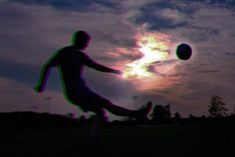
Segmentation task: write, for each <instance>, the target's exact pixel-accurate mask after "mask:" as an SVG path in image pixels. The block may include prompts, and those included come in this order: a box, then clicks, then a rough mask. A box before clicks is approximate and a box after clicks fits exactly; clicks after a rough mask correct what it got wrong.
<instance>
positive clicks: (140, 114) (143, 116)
mask: <svg viewBox="0 0 235 157" xmlns="http://www.w3.org/2000/svg"><path fill="white" fill-rule="evenodd" d="M152 106H153V104H152V102H151V101H149V102H148V103H147V105H146V106H144V107H142V108H141V109H139V110H138V111H137V114H136V117H135V118H136V120H138V121H139V120H141V121H143V120H144V121H146V120H148V117H147V116H148V114H149V112H150V111H151V109H152Z"/></svg>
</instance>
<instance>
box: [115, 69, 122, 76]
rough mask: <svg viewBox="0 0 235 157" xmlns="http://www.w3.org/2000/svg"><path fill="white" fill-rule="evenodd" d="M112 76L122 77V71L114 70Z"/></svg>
mask: <svg viewBox="0 0 235 157" xmlns="http://www.w3.org/2000/svg"><path fill="white" fill-rule="evenodd" d="M114 74H119V75H122V71H121V70H115V71H114Z"/></svg>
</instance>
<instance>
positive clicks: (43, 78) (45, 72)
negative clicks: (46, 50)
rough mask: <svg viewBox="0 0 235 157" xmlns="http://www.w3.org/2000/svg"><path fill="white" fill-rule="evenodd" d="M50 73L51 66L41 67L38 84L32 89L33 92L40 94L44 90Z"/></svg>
mask: <svg viewBox="0 0 235 157" xmlns="http://www.w3.org/2000/svg"><path fill="white" fill-rule="evenodd" d="M50 72H51V66H50V65H49V64H47V63H46V64H45V65H43V66H42V69H41V73H40V77H39V80H38V84H37V85H36V87H35V88H34V90H35V92H37V93H41V92H43V91H44V90H45V87H46V83H47V80H48V77H49V75H50Z"/></svg>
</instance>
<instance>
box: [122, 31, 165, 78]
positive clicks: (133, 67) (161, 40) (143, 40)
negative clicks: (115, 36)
mask: <svg viewBox="0 0 235 157" xmlns="http://www.w3.org/2000/svg"><path fill="white" fill-rule="evenodd" d="M136 38H137V46H138V51H139V52H141V53H142V55H143V56H142V57H141V58H140V59H137V60H135V61H133V62H131V63H128V64H126V67H125V70H124V74H123V77H124V78H138V79H144V78H148V77H152V76H153V75H154V72H152V71H151V70H150V68H149V67H150V66H151V65H152V64H155V63H156V62H160V61H164V60H166V59H167V58H168V56H169V39H168V36H166V35H164V34H159V33H158V34H154V33H144V34H139V35H137V36H136Z"/></svg>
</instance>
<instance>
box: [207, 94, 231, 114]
mask: <svg viewBox="0 0 235 157" xmlns="http://www.w3.org/2000/svg"><path fill="white" fill-rule="evenodd" d="M225 105H226V103H225V102H224V101H223V99H222V97H220V96H218V95H215V96H213V97H212V99H211V102H210V105H209V109H208V112H209V116H210V117H212V118H220V117H225V116H227V111H228V109H227V108H225Z"/></svg>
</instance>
